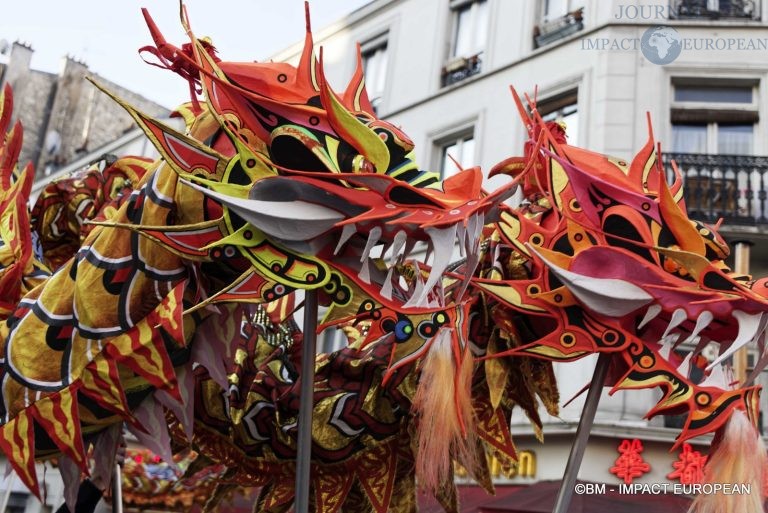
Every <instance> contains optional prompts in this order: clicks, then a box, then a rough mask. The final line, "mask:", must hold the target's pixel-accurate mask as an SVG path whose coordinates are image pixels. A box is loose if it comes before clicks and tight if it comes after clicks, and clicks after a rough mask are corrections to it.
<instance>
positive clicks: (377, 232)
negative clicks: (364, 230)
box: [360, 226, 381, 262]
mask: <svg viewBox="0 0 768 513" xmlns="http://www.w3.org/2000/svg"><path fill="white" fill-rule="evenodd" d="M379 239H381V227H379V226H375V227H373V228H371V231H370V232H369V233H368V240H367V241H366V242H365V249H363V255H362V256H361V257H360V261H361V262H364V261H365V260H368V256H369V255H370V254H371V250H372V249H373V248H374V246H376V243H377V242H379Z"/></svg>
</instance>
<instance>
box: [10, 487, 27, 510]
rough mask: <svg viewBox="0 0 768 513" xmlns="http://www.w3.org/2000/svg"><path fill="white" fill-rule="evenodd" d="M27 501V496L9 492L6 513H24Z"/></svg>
mask: <svg viewBox="0 0 768 513" xmlns="http://www.w3.org/2000/svg"><path fill="white" fill-rule="evenodd" d="M27 499H29V494H26V493H22V492H11V496H10V498H9V499H8V505H7V506H6V509H5V511H6V512H7V513H24V511H25V510H26V509H27Z"/></svg>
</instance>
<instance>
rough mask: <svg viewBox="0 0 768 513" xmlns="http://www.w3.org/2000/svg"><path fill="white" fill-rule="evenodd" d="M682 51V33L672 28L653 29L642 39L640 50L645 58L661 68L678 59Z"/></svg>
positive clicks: (645, 33) (644, 34) (646, 32)
mask: <svg viewBox="0 0 768 513" xmlns="http://www.w3.org/2000/svg"><path fill="white" fill-rule="evenodd" d="M682 49H683V45H682V38H681V37H680V33H679V32H678V31H677V30H675V29H674V28H672V27H663V26H662V27H651V28H649V29H648V30H646V31H645V32H644V33H643V37H642V38H641V39H640V50H641V51H642V52H643V55H645V58H646V59H648V60H649V61H650V62H652V63H654V64H658V65H661V66H663V65H664V64H669V63H670V62H672V61H674V60H675V59H677V58H678V57H679V56H680V52H681V51H682Z"/></svg>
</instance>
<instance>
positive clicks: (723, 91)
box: [675, 86, 752, 103]
mask: <svg viewBox="0 0 768 513" xmlns="http://www.w3.org/2000/svg"><path fill="white" fill-rule="evenodd" d="M675 101H677V102H715V103H752V88H751V87H736V86H732V87H702V86H676V87H675Z"/></svg>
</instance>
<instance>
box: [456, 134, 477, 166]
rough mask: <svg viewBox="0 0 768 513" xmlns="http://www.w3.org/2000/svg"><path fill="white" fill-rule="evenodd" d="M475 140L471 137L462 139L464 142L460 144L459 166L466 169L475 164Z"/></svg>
mask: <svg viewBox="0 0 768 513" xmlns="http://www.w3.org/2000/svg"><path fill="white" fill-rule="evenodd" d="M474 160H475V140H474V139H473V138H471V137H470V138H469V139H464V144H462V145H461V159H459V163H460V164H461V167H463V168H464V169H467V168H469V167H472V166H474V165H475V163H474V162H473V161H474Z"/></svg>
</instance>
